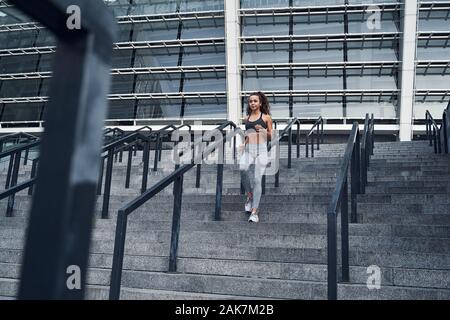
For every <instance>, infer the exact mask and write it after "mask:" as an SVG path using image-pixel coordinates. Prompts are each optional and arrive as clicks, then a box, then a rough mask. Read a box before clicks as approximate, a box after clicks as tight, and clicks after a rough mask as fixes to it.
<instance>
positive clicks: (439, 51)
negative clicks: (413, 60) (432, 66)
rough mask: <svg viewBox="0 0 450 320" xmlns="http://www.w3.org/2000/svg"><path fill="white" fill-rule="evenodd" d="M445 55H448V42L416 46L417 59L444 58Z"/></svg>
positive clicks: (449, 52)
mask: <svg viewBox="0 0 450 320" xmlns="http://www.w3.org/2000/svg"><path fill="white" fill-rule="evenodd" d="M445 57H447V59H448V57H450V43H449V46H448V47H446V46H439V47H435V46H421V45H420V43H419V46H418V47H417V60H443V59H444V60H445Z"/></svg>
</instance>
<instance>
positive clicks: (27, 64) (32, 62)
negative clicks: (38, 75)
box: [0, 55, 39, 73]
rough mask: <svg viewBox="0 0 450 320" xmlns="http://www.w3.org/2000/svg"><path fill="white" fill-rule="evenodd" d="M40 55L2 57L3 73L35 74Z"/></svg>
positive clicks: (0, 65) (0, 60)
mask: <svg viewBox="0 0 450 320" xmlns="http://www.w3.org/2000/svg"><path fill="white" fill-rule="evenodd" d="M38 58H39V55H18V56H3V57H0V72H1V73H19V72H34V71H36V66H37V63H38Z"/></svg>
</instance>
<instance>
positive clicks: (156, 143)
mask: <svg viewBox="0 0 450 320" xmlns="http://www.w3.org/2000/svg"><path fill="white" fill-rule="evenodd" d="M159 135H160V134H159V132H158V133H157V134H156V140H155V159H154V165H153V171H158V158H159V156H158V148H159Z"/></svg>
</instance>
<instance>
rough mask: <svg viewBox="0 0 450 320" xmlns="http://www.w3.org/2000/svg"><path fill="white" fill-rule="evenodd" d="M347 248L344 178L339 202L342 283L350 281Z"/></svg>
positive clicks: (346, 198) (346, 201)
mask: <svg viewBox="0 0 450 320" xmlns="http://www.w3.org/2000/svg"><path fill="white" fill-rule="evenodd" d="M352 196H353V191H352ZM352 204H353V203H352ZM348 246H349V243H348V179H347V177H345V182H344V190H343V194H342V200H341V255H342V262H341V263H342V282H349V281H350V275H349V273H350V271H349V252H348Z"/></svg>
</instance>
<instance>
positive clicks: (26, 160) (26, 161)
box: [23, 139, 30, 166]
mask: <svg viewBox="0 0 450 320" xmlns="http://www.w3.org/2000/svg"><path fill="white" fill-rule="evenodd" d="M28 142H29V139H28V140H27V143H28ZM29 152H30V149H26V150H25V159H24V160H23V165H24V166H26V165H27V163H28V154H29Z"/></svg>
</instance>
